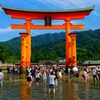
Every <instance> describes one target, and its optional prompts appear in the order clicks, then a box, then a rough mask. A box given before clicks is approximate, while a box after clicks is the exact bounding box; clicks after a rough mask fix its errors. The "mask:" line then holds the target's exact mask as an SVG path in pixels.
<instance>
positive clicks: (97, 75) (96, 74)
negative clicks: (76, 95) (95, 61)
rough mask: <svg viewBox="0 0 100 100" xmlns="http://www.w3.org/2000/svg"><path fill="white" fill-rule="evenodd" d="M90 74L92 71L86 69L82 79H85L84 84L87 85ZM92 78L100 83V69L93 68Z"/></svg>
mask: <svg viewBox="0 0 100 100" xmlns="http://www.w3.org/2000/svg"><path fill="white" fill-rule="evenodd" d="M89 73H90V70H88V68H84V71H83V74H82V77H83V79H84V83H87V81H88V80H89ZM92 77H93V82H94V83H96V81H97V83H98V82H99V81H100V67H93V68H92Z"/></svg>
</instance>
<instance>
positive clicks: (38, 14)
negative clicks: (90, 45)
mask: <svg viewBox="0 0 100 100" xmlns="http://www.w3.org/2000/svg"><path fill="white" fill-rule="evenodd" d="M2 9H3V10H4V11H5V13H6V14H8V15H10V16H11V18H14V19H24V20H25V21H26V22H25V23H24V24H23V25H20V24H11V28H12V29H26V33H20V35H21V37H22V45H21V62H20V64H21V66H22V68H26V67H28V66H30V65H31V61H30V59H31V32H30V31H31V30H32V29H34V30H39V29H43V30H51V29H52V30H66V42H65V47H66V48H65V49H66V66H76V65H77V59H76V36H77V35H76V34H72V33H70V30H83V29H84V25H83V24H80V25H73V24H72V23H70V21H71V20H78V19H84V17H85V16H87V15H89V14H90V12H91V11H92V10H93V9H94V6H92V7H88V8H82V9H72V10H53V11H51V10H22V9H14V8H9V7H5V6H2ZM32 20H45V24H44V25H35V24H32V23H31V21H32ZM51 20H64V21H65V23H64V24H62V25H52V23H51Z"/></svg>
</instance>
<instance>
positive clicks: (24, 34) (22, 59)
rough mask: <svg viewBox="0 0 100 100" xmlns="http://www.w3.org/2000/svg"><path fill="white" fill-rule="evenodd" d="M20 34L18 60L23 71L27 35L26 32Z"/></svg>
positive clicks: (24, 67)
mask: <svg viewBox="0 0 100 100" xmlns="http://www.w3.org/2000/svg"><path fill="white" fill-rule="evenodd" d="M19 34H20V36H21V61H20V66H21V67H22V70H23V72H24V71H25V70H26V67H27V65H26V62H27V61H26V56H27V55H26V54H27V51H26V38H27V36H28V34H27V33H19Z"/></svg>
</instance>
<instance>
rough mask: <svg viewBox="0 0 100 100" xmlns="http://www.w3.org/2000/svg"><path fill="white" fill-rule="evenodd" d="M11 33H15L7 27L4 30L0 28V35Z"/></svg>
mask: <svg viewBox="0 0 100 100" xmlns="http://www.w3.org/2000/svg"><path fill="white" fill-rule="evenodd" d="M11 31H15V30H13V29H11V27H7V28H4V29H2V28H0V34H1V33H5V32H11Z"/></svg>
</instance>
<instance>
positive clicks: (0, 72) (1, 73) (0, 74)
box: [0, 69, 4, 86]
mask: <svg viewBox="0 0 100 100" xmlns="http://www.w3.org/2000/svg"><path fill="white" fill-rule="evenodd" d="M3 77H4V74H3V72H2V69H0V85H1V86H2V85H3Z"/></svg>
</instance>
